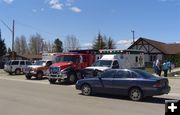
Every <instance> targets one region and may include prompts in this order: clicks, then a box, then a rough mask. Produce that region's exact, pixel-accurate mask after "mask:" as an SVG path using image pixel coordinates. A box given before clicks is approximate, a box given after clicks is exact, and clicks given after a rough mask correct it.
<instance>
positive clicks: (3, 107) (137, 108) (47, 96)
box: [0, 71, 180, 115]
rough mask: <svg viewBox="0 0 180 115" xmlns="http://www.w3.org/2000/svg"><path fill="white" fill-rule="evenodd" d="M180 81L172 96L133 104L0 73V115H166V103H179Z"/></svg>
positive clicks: (175, 82)
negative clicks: (176, 100)
mask: <svg viewBox="0 0 180 115" xmlns="http://www.w3.org/2000/svg"><path fill="white" fill-rule="evenodd" d="M179 82H180V79H170V84H171V85H172V91H171V93H170V94H169V95H163V96H159V97H154V98H149V99H145V100H143V101H142V102H133V101H130V100H128V98H126V97H120V96H110V95H94V96H83V95H81V94H80V91H77V90H75V87H74V85H50V84H49V83H48V81H47V80H40V81H39V80H26V79H25V77H24V76H23V75H20V76H9V75H8V74H6V73H4V72H2V71H0V115H120V114H121V115H164V113H165V105H164V101H165V100H166V99H180V85H178V83H179Z"/></svg>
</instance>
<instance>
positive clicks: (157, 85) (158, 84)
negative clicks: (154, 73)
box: [153, 81, 161, 88]
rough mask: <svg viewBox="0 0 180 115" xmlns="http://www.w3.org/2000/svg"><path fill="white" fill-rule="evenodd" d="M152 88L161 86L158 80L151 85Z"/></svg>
mask: <svg viewBox="0 0 180 115" xmlns="http://www.w3.org/2000/svg"><path fill="white" fill-rule="evenodd" d="M153 87H154V88H160V87H161V83H160V82H159V81H158V82H156V83H155V84H154V85H153Z"/></svg>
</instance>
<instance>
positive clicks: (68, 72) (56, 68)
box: [48, 50, 98, 84]
mask: <svg viewBox="0 0 180 115" xmlns="http://www.w3.org/2000/svg"><path fill="white" fill-rule="evenodd" d="M96 52H98V51H97V50H73V51H69V53H64V54H59V55H57V58H56V61H57V62H58V63H54V64H52V65H51V66H50V67H49V76H48V80H49V82H50V83H51V84H54V83H56V82H57V81H58V82H61V81H63V82H68V83H75V82H76V81H77V80H78V79H81V78H82V75H81V70H82V69H84V68H85V67H88V66H90V65H92V64H93V63H94V62H95V61H96Z"/></svg>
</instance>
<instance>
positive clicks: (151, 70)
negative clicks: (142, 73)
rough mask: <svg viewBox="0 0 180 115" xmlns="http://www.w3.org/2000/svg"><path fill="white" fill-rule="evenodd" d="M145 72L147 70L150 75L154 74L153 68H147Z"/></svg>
mask: <svg viewBox="0 0 180 115" xmlns="http://www.w3.org/2000/svg"><path fill="white" fill-rule="evenodd" d="M145 70H146V71H147V72H148V73H151V74H153V73H154V70H153V69H152V68H145Z"/></svg>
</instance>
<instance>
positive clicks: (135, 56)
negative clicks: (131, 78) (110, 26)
mask: <svg viewBox="0 0 180 115" xmlns="http://www.w3.org/2000/svg"><path fill="white" fill-rule="evenodd" d="M97 57H98V58H99V60H97V61H96V62H95V63H94V64H93V65H92V66H90V67H86V68H85V69H84V71H85V72H86V73H92V72H95V73H96V72H97V71H100V72H101V71H105V70H107V69H130V68H139V69H140V68H141V69H143V68H144V67H145V65H144V52H143V51H142V50H118V49H115V50H100V53H99V54H98V55H97Z"/></svg>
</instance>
